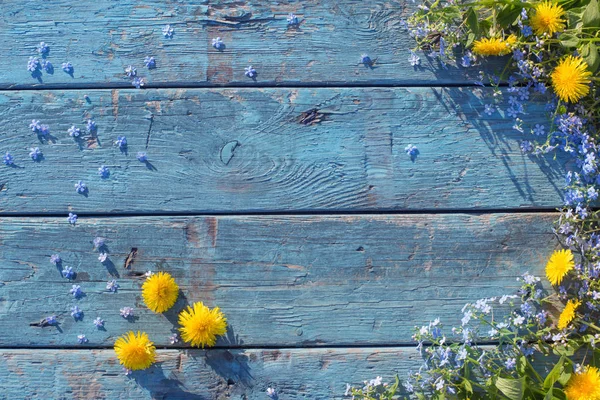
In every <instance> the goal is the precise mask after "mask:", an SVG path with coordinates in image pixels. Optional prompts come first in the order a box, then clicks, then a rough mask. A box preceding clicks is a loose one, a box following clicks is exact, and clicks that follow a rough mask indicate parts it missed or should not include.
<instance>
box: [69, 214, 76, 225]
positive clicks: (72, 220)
mask: <svg viewBox="0 0 600 400" xmlns="http://www.w3.org/2000/svg"><path fill="white" fill-rule="evenodd" d="M67 221H69V223H70V224H71V225H75V223H76V222H77V214H73V213H69V216H68V217H67Z"/></svg>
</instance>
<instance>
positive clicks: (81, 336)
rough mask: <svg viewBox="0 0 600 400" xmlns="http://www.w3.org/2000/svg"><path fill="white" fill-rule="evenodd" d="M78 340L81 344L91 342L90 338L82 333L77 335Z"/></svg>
mask: <svg viewBox="0 0 600 400" xmlns="http://www.w3.org/2000/svg"><path fill="white" fill-rule="evenodd" d="M77 342H78V343H79V344H84V343H87V342H89V340H88V339H87V338H86V337H85V335H84V334H83V333H82V334H81V335H79V336H77Z"/></svg>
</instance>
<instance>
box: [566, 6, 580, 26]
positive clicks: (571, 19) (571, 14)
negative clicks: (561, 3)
mask: <svg viewBox="0 0 600 400" xmlns="http://www.w3.org/2000/svg"><path fill="white" fill-rule="evenodd" d="M583 11H584V8H583V7H580V8H572V9H570V10H568V11H567V21H568V26H569V29H577V30H579V31H580V30H581V27H582V26H583V22H582V20H583Z"/></svg>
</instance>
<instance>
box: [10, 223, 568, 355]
mask: <svg viewBox="0 0 600 400" xmlns="http://www.w3.org/2000/svg"><path fill="white" fill-rule="evenodd" d="M554 218H556V215H555V214H519V215H514V214H487V215H479V216H477V215H463V214H451V215H403V216H402V215H398V216H389V215H388V216H327V217H325V216H315V217H311V216H293V217H275V216H270V217H269V216H256V217H203V218H200V217H196V218H164V217H148V218H146V217H136V218H109V219H95V218H89V219H88V218H86V219H81V220H80V221H79V222H78V223H77V225H76V226H75V227H70V226H69V225H68V224H67V222H66V221H65V220H64V219H63V218H61V219H51V218H49V219H47V218H42V219H40V218H35V219H20V218H4V219H2V224H1V225H0V274H1V275H0V279H1V282H2V286H0V345H5V346H25V347H30V346H32V347H35V346H77V343H76V342H77V335H79V334H81V333H84V334H86V335H87V337H88V338H89V340H90V342H89V343H88V344H87V345H86V346H89V347H97V346H100V347H102V346H111V345H112V344H113V342H114V340H115V338H116V337H117V336H118V335H121V334H122V333H123V332H125V331H127V330H130V329H134V330H138V329H139V330H145V331H147V332H148V333H149V335H150V336H151V338H152V339H153V340H154V341H155V342H156V343H158V344H159V345H161V346H162V345H165V346H170V344H169V341H168V337H169V336H170V335H171V333H172V332H173V331H174V330H175V329H176V328H177V314H178V312H179V311H180V310H181V309H182V308H183V307H184V306H185V304H187V303H193V302H196V301H203V302H205V303H206V304H208V305H209V306H210V307H214V306H219V307H220V308H221V309H222V310H223V312H224V313H225V314H226V315H227V318H228V321H229V325H230V329H229V331H228V334H227V336H226V337H223V338H221V339H220V340H219V341H218V342H217V345H218V346H221V347H239V346H243V347H257V346H258V347H269V346H276V347H281V346H284V347H289V346H293V347H296V346H298V347H300V346H328V345H369V346H371V345H373V346H377V345H399V344H407V343H412V341H411V335H412V333H413V328H414V326H415V325H419V326H421V325H422V324H425V323H428V322H429V321H431V320H433V319H435V318H437V317H440V318H441V319H442V320H443V321H444V322H445V323H446V324H448V325H451V324H459V320H460V317H461V314H460V310H461V308H462V306H463V305H464V303H466V302H470V301H475V300H477V299H479V298H483V297H491V296H497V295H502V294H512V293H514V292H515V290H516V288H517V287H518V285H519V283H518V282H517V280H516V277H518V276H520V275H521V274H522V273H524V272H525V271H527V270H529V271H530V272H531V273H533V274H536V275H539V276H541V275H542V274H543V266H544V265H545V261H546V260H547V257H548V255H549V254H550V253H551V252H552V250H553V246H554V242H553V240H552V238H553V236H552V232H551V229H550V226H551V224H552V220H553V219H554ZM96 236H101V237H105V238H107V239H108V244H107V245H108V250H109V251H110V260H111V262H112V264H109V265H108V266H103V265H102V264H100V262H99V261H98V260H97V256H98V255H97V252H95V251H94V250H93V248H92V247H93V246H92V243H91V242H92V240H93V238H94V237H96ZM132 247H136V248H137V249H138V251H137V256H136V258H135V262H134V263H133V265H132V267H131V270H132V271H137V272H139V273H143V272H145V271H147V270H152V271H154V272H156V271H159V270H164V271H168V272H169V273H171V274H172V275H173V276H174V278H175V279H176V281H177V282H178V283H179V285H180V287H181V289H182V293H181V296H180V299H179V300H178V302H177V303H176V305H175V306H174V307H173V308H172V309H171V310H169V311H168V312H166V313H165V314H164V315H160V314H154V313H152V312H150V311H149V310H147V309H146V308H145V306H144V305H143V303H142V300H141V290H140V287H141V284H142V280H141V279H139V278H132V277H131V276H128V272H127V271H125V270H124V269H123V261H124V259H125V257H126V256H127V254H128V253H129V252H130V251H131V248H132ZM53 253H60V254H61V256H62V258H63V260H64V264H63V266H72V267H73V269H74V270H75V271H76V272H77V277H76V279H75V281H74V282H70V281H67V280H66V279H63V278H61V276H60V272H59V270H58V268H56V267H55V266H54V265H52V264H51V263H50V262H49V257H50V255H51V254H53ZM117 274H118V275H119V276H120V277H118V278H116V279H117V282H118V283H119V285H120V289H119V291H118V292H117V293H109V292H107V290H106V289H105V286H106V282H107V281H108V280H109V279H112V277H113V276H115V275H117ZM73 283H74V284H78V285H81V288H82V290H83V291H84V293H85V297H83V298H81V299H79V300H74V299H73V297H72V296H71V295H70V294H69V290H70V288H71V285H72V284H73ZM73 305H78V306H79V307H80V308H81V309H82V310H83V312H84V318H83V321H79V322H75V321H74V320H73V318H72V317H71V316H70V314H69V311H70V309H71V307H72V306H73ZM124 306H130V307H134V308H135V315H136V319H135V320H133V321H126V320H125V319H123V318H121V317H120V316H119V309H120V308H122V307H124ZM51 314H56V315H58V319H59V321H60V325H59V327H58V328H57V327H46V328H39V327H30V326H29V324H30V323H31V322H35V321H39V320H40V319H41V318H43V317H46V316H47V315H51ZM97 316H100V317H102V318H103V319H104V320H105V321H106V324H105V327H106V330H97V329H96V328H95V327H94V325H93V324H92V321H93V320H94V319H95V318H96V317H97Z"/></svg>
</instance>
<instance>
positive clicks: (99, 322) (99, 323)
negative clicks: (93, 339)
mask: <svg viewBox="0 0 600 400" xmlns="http://www.w3.org/2000/svg"><path fill="white" fill-rule="evenodd" d="M94 325H96V328H104V320H103V319H102V318H100V317H96V319H95V320H94Z"/></svg>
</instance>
